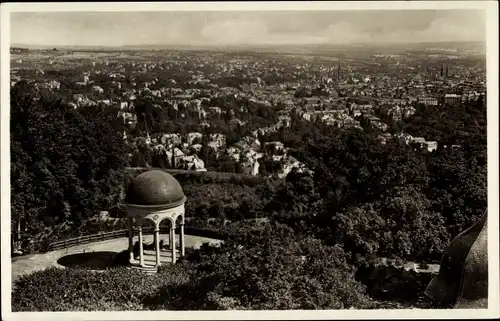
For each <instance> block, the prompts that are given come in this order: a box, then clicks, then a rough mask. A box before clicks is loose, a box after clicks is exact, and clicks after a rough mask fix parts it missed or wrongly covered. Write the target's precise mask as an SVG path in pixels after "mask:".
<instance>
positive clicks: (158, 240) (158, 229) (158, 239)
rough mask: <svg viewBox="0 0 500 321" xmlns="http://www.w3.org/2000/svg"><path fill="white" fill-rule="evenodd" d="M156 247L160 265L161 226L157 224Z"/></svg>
mask: <svg viewBox="0 0 500 321" xmlns="http://www.w3.org/2000/svg"><path fill="white" fill-rule="evenodd" d="M155 249H156V266H157V267H158V266H160V265H161V262H160V226H159V224H155Z"/></svg>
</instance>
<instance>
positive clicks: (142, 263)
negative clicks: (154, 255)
mask: <svg viewBox="0 0 500 321" xmlns="http://www.w3.org/2000/svg"><path fill="white" fill-rule="evenodd" d="M142 242H143V241H142V226H140V225H139V258H140V261H139V262H140V263H139V264H140V265H141V266H144V253H143V252H144V250H143V246H142Z"/></svg>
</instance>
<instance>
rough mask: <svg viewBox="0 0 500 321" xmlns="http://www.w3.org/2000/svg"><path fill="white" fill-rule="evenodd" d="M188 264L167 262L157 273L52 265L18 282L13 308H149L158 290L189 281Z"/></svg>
mask: <svg viewBox="0 0 500 321" xmlns="http://www.w3.org/2000/svg"><path fill="white" fill-rule="evenodd" d="M184 268H185V266H184V265H166V266H163V267H161V268H160V270H159V272H158V273H157V274H154V275H148V274H144V273H143V272H140V271H137V270H132V269H127V268H124V267H121V268H112V269H108V270H105V271H104V272H101V273H98V272H93V271H90V270H85V269H73V268H68V269H59V268H50V269H47V270H44V271H38V272H35V273H33V274H30V275H25V276H23V277H21V278H20V279H19V280H18V281H16V282H15V284H14V290H13V293H12V310H13V311H118V310H144V309H149V307H148V306H147V305H145V304H144V303H143V300H144V298H147V297H151V296H154V295H155V294H156V292H157V291H158V289H159V288H160V287H163V286H168V285H170V284H182V283H183V282H187V281H188V280H189V277H188V274H187V273H186V271H185V270H184Z"/></svg>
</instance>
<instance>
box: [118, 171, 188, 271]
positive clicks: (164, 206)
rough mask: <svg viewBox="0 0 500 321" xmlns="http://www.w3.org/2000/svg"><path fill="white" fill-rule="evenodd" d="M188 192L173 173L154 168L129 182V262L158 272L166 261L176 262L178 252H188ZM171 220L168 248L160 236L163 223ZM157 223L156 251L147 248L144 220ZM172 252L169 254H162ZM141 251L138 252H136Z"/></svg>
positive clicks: (127, 202) (155, 232)
mask: <svg viewBox="0 0 500 321" xmlns="http://www.w3.org/2000/svg"><path fill="white" fill-rule="evenodd" d="M185 202H186V196H185V195H184V192H183V190H182V187H181V186H180V184H179V182H178V181H177V180H176V179H175V178H174V177H173V176H172V175H170V174H168V173H166V172H163V171H159V170H152V171H148V172H145V173H142V174H140V175H139V176H137V177H136V178H135V179H134V180H133V181H132V183H131V184H130V185H129V187H128V190H127V194H126V196H125V205H126V208H127V225H128V252H129V265H130V267H132V268H136V269H139V270H141V271H145V272H153V273H155V272H157V271H158V267H159V266H160V265H161V264H162V263H166V262H169V263H175V262H176V261H177V253H178V252H180V253H179V254H180V256H184V254H185V249H184V247H185V242H184V213H185V208H184V203H185ZM165 220H167V221H168V222H169V223H170V224H169V225H170V232H169V234H168V236H169V244H168V249H167V250H166V251H165V249H164V247H163V246H162V245H163V240H160V238H161V234H160V223H161V222H162V221H165ZM146 221H150V222H152V223H153V224H154V231H153V232H154V245H153V246H152V248H153V249H154V254H153V253H151V251H148V250H146V249H145V248H148V247H150V246H148V245H145V244H144V239H143V236H144V235H143V233H144V232H145V231H143V224H144V223H145V222H146ZM178 222H179V243H180V246H179V250H178V249H177V248H176V247H177V246H176V240H175V230H176V228H177V226H176V224H177V223H178ZM135 229H137V231H138V246H137V247H135V246H134V237H135V235H134V234H135V233H134V232H135ZM162 252H168V254H169V255H168V258H165V255H163V256H162V255H161V254H162ZM136 254H137V255H136Z"/></svg>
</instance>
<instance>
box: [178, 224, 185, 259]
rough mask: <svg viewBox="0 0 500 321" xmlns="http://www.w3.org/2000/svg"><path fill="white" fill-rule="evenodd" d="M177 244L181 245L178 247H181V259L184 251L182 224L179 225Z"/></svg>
mask: <svg viewBox="0 0 500 321" xmlns="http://www.w3.org/2000/svg"><path fill="white" fill-rule="evenodd" d="M179 242H180V243H181V244H180V245H181V257H182V256H184V254H185V250H184V223H182V224H181V231H180V235H179Z"/></svg>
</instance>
